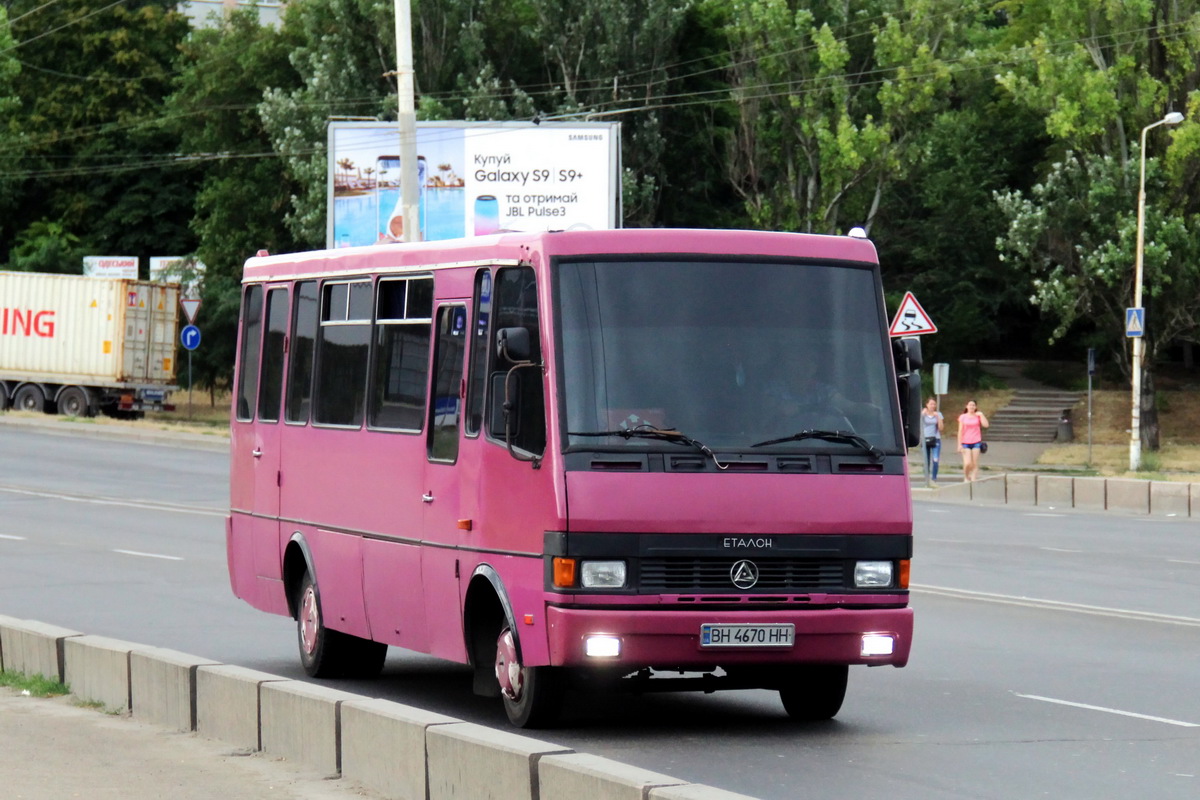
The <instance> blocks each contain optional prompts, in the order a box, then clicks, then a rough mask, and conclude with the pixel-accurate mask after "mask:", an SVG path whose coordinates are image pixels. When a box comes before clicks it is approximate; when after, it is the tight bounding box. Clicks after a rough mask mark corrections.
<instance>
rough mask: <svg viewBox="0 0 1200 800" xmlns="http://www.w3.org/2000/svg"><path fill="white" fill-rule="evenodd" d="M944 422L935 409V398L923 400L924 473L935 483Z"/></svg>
mask: <svg viewBox="0 0 1200 800" xmlns="http://www.w3.org/2000/svg"><path fill="white" fill-rule="evenodd" d="M945 426H946V422H945V419H944V418H943V417H942V412H940V411H938V410H937V398H934V397H931V398H929V399H928V400H926V401H925V408H924V409H923V410H922V411H921V435H922V436H923V437H924V439H925V474H926V475H928V476H929V481H930V482H931V483H937V474H938V459H939V458H941V455H942V430H943V429H944V428H945Z"/></svg>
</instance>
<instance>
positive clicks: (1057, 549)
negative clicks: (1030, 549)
mask: <svg viewBox="0 0 1200 800" xmlns="http://www.w3.org/2000/svg"><path fill="white" fill-rule="evenodd" d="M1038 550H1045V551H1047V552H1050V553H1082V552H1083V551H1082V550H1068V549H1066V548H1065V547H1039V548H1038Z"/></svg>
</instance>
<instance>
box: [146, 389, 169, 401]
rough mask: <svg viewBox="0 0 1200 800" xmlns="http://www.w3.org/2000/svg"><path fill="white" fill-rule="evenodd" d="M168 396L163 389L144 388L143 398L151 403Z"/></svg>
mask: <svg viewBox="0 0 1200 800" xmlns="http://www.w3.org/2000/svg"><path fill="white" fill-rule="evenodd" d="M166 397H167V393H166V391H165V390H163V389H143V390H142V399H143V400H145V401H147V402H150V403H161V402H162V401H163V400H165V399H166Z"/></svg>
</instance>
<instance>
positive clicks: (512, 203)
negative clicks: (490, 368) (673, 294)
mask: <svg viewBox="0 0 1200 800" xmlns="http://www.w3.org/2000/svg"><path fill="white" fill-rule="evenodd" d="M620 131H621V126H620V123H616V122H571V123H556V122H543V123H541V124H539V125H535V124H533V123H531V122H418V123H417V180H418V186H419V191H418V197H419V201H418V202H419V209H420V212H419V213H420V226H421V238H422V239H425V240H434V239H456V238H459V237H464V236H483V235H486V234H489V233H497V232H499V231H544V230H566V229H571V228H575V229H579V228H594V229H598V228H615V227H618V226H619V225H620V220H621V163H620V160H621V155H620V154H621V147H620V144H621V143H620ZM399 151H400V133H399V129H398V127H397V124H396V123H395V122H331V123H330V124H329V188H328V199H329V206H328V209H329V210H328V215H327V225H326V245H327V246H328V247H351V246H355V245H365V244H376V243H379V242H394V241H400V240H401V236H402V234H403V231H402V220H401V218H400V217H401V208H400V204H401V193H400V156H399V155H398V153H399Z"/></svg>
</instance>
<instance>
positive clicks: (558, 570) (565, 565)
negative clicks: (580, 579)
mask: <svg viewBox="0 0 1200 800" xmlns="http://www.w3.org/2000/svg"><path fill="white" fill-rule="evenodd" d="M554 585H555V586H557V587H558V588H560V589H569V588H571V587H573V586H574V585H575V559H573V558H555V559H554Z"/></svg>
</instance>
